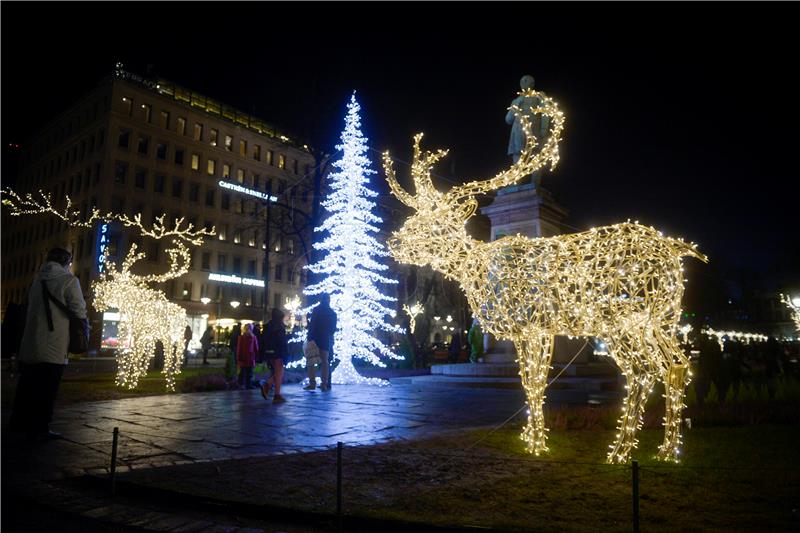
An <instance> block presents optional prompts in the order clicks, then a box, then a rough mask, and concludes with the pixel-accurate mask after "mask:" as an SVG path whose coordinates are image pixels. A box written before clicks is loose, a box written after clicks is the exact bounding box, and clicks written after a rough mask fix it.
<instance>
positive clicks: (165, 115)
mask: <svg viewBox="0 0 800 533" xmlns="http://www.w3.org/2000/svg"><path fill="white" fill-rule="evenodd" d="M159 126H161V127H162V128H164V129H165V130H168V129H169V111H161V115H160V118H159Z"/></svg>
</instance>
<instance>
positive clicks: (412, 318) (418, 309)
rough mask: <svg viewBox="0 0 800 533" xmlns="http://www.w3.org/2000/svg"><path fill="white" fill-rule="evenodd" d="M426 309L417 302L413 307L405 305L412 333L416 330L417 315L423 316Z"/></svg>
mask: <svg viewBox="0 0 800 533" xmlns="http://www.w3.org/2000/svg"><path fill="white" fill-rule="evenodd" d="M424 309H425V308H424V307H423V306H422V304H420V303H419V302H415V303H414V305H412V306H411V307H409V306H408V304H403V311H405V312H406V314H407V315H408V319H409V323H408V329H410V330H411V333H414V330H415V329H416V326H417V315H421V314H422V312H423V311H424Z"/></svg>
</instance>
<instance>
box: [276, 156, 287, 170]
mask: <svg viewBox="0 0 800 533" xmlns="http://www.w3.org/2000/svg"><path fill="white" fill-rule="evenodd" d="M278 168H280V169H285V168H286V156H285V155H283V154H278Z"/></svg>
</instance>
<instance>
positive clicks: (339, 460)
mask: <svg viewBox="0 0 800 533" xmlns="http://www.w3.org/2000/svg"><path fill="white" fill-rule="evenodd" d="M336 521H337V523H338V524H339V531H344V530H343V528H342V443H341V441H340V442H337V443H336Z"/></svg>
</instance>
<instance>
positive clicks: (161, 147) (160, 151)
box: [156, 143, 167, 161]
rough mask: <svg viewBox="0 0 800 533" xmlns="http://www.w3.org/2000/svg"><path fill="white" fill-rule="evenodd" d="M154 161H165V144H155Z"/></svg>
mask: <svg viewBox="0 0 800 533" xmlns="http://www.w3.org/2000/svg"><path fill="white" fill-rule="evenodd" d="M156 159H160V160H161V161H166V160H167V145H166V144H165V143H157V144H156Z"/></svg>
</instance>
